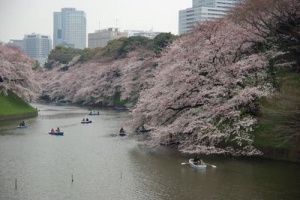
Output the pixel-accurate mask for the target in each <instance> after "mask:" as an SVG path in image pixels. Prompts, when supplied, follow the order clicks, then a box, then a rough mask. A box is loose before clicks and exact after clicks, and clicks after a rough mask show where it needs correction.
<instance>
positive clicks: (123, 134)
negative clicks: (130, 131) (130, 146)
mask: <svg viewBox="0 0 300 200" xmlns="http://www.w3.org/2000/svg"><path fill="white" fill-rule="evenodd" d="M126 135H127V133H126V132H125V131H120V132H119V136H126Z"/></svg>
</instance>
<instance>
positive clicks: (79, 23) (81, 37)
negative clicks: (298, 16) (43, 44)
mask: <svg viewBox="0 0 300 200" xmlns="http://www.w3.org/2000/svg"><path fill="white" fill-rule="evenodd" d="M57 45H64V46H67V47H72V48H78V49H84V48H86V16H85V13H84V12H83V11H78V10H76V9H75V8H62V9H61V12H54V13H53V46H54V47H55V46H57Z"/></svg>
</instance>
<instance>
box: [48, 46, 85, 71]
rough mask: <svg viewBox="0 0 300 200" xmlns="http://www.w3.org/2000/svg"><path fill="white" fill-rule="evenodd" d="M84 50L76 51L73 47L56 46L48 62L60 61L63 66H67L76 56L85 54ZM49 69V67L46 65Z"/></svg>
mask: <svg viewBox="0 0 300 200" xmlns="http://www.w3.org/2000/svg"><path fill="white" fill-rule="evenodd" d="M83 52H84V50H82V49H74V48H71V47H65V46H56V47H55V49H52V50H51V52H50V54H49V55H48V62H50V61H51V60H55V61H59V62H60V63H62V64H67V63H68V62H70V61H71V60H72V59H73V58H74V57H75V56H78V55H81V54H83ZM45 66H46V67H49V65H47V64H46V65H45Z"/></svg>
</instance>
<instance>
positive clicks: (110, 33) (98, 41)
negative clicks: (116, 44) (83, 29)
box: [88, 28, 127, 48]
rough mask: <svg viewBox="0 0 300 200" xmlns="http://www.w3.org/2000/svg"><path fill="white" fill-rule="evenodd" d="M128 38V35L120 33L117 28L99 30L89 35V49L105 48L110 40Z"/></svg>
mask: <svg viewBox="0 0 300 200" xmlns="http://www.w3.org/2000/svg"><path fill="white" fill-rule="evenodd" d="M122 37H127V33H125V32H120V31H119V29H117V28H108V29H103V30H97V31H95V33H89V34H88V47H89V48H95V47H105V46H106V45H107V43H108V41H110V40H115V39H118V38H122Z"/></svg>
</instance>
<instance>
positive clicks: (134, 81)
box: [0, 0, 300, 162]
mask: <svg viewBox="0 0 300 200" xmlns="http://www.w3.org/2000/svg"><path fill="white" fill-rule="evenodd" d="M299 23H300V2H299V1H298V0H246V1H244V3H243V4H241V5H239V6H237V7H236V8H235V9H234V10H233V11H232V12H231V13H230V15H229V16H228V17H227V18H226V19H218V20H214V21H207V22H203V23H199V24H197V25H196V26H195V28H194V31H193V32H191V33H189V34H186V35H183V36H179V37H175V36H173V35H172V34H168V33H165V34H161V35H159V36H157V37H156V38H154V39H153V40H149V39H147V38H144V37H130V38H120V39H118V40H113V41H110V42H109V43H108V45H107V46H106V47H104V48H95V49H84V50H76V49H71V48H66V47H56V48H55V49H54V50H52V51H51V53H50V55H49V59H48V62H47V63H46V65H45V68H44V69H43V70H37V73H35V72H33V71H32V69H30V68H32V64H31V63H32V61H31V60H30V59H28V58H25V57H24V56H23V55H22V54H21V53H20V52H18V51H16V50H13V49H11V48H10V47H4V46H2V47H0V48H2V49H0V52H1V54H0V55H1V59H2V61H3V62H2V63H4V64H2V66H4V71H3V72H2V71H1V73H2V74H1V77H2V78H1V79H2V80H3V81H5V84H3V83H1V84H0V86H1V88H0V90H1V91H3V92H7V91H9V90H12V91H15V92H16V93H17V94H18V95H20V96H22V97H24V98H27V99H30V98H33V97H34V94H35V93H36V92H40V95H39V96H40V98H41V99H44V100H50V101H68V102H72V103H74V104H80V105H96V106H114V105H125V106H127V107H129V108H130V109H131V110H132V121H130V122H129V124H130V125H131V126H132V130H135V129H137V128H140V127H142V126H144V125H145V126H146V127H149V128H151V129H152V131H150V132H149V133H148V138H147V139H148V142H149V145H150V146H157V145H160V144H161V143H166V142H169V141H170V139H172V140H176V141H178V142H180V144H179V145H178V149H179V151H181V152H184V153H200V154H222V155H234V156H252V155H262V154H265V156H266V157H271V158H274V156H276V158H277V159H282V160H290V161H297V162H300V159H299V158H300V156H299V155H300V134H299V131H298V130H299V114H300V103H299V102H300V101H299V100H300V92H299V86H300V75H299V58H300V55H299V52H300V49H299V47H300V31H299V30H300V29H299V27H300V26H299ZM20 66H24V68H23V67H20ZM36 74H38V76H39V80H38V81H37V79H36V77H35V76H36ZM14 83H17V84H14ZM39 84H40V86H41V89H40V90H39ZM170 136H171V137H170Z"/></svg>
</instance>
